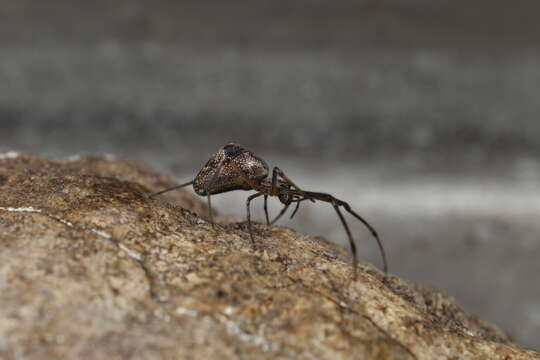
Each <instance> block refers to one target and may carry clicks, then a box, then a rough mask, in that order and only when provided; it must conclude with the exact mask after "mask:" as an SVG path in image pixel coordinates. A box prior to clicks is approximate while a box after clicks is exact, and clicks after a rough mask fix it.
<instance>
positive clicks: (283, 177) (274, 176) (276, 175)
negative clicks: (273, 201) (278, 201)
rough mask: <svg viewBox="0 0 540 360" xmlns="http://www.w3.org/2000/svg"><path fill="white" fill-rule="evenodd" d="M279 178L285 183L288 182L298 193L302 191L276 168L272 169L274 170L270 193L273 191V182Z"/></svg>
mask: <svg viewBox="0 0 540 360" xmlns="http://www.w3.org/2000/svg"><path fill="white" fill-rule="evenodd" d="M278 176H280V177H281V178H282V179H283V180H285V181H286V182H288V183H289V184H290V185H291V186H292V187H295V188H296V190H298V191H304V190H302V189H300V188H299V187H298V185H296V184H295V183H294V182H293V181H292V180H291V179H289V178H288V177H287V175H285V173H284V172H283V170H281V169H280V168H278V167H277V166H275V167H274V169H273V170H272V191H273V190H274V189H275V182H276V181H277V180H276V179H277V177H278Z"/></svg>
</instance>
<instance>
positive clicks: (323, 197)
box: [305, 191, 388, 273]
mask: <svg viewBox="0 0 540 360" xmlns="http://www.w3.org/2000/svg"><path fill="white" fill-rule="evenodd" d="M305 196H306V198H313V199H316V200H319V201H325V202H328V203H331V204H332V206H334V208H335V207H336V206H338V207H339V206H342V207H343V208H344V209H345V210H346V211H347V212H348V213H349V214H351V215H352V216H354V217H355V218H356V219H358V220H360V222H361V223H362V224H364V226H365V227H366V228H367V229H368V230H369V231H370V232H371V235H372V236H373V237H374V238H375V241H377V246H378V247H379V252H380V254H381V258H382V262H383V269H384V272H385V273H388V262H387V260H386V252H385V251H384V247H383V244H382V242H381V239H380V238H379V234H378V233H377V231H376V230H375V229H374V228H373V226H371V224H370V223H368V222H367V220H366V219H364V218H363V217H362V216H360V215H358V214H357V213H356V212H355V211H354V210H353V209H351V206H350V205H349V204H348V203H346V202H345V201H343V200H340V199H338V198H335V197H334V196H332V195H330V194H326V193H319V192H312V191H306V192H305ZM338 215H339V213H338ZM342 222H343V221H342ZM346 228H347V227H346ZM351 239H352V237H349V241H351ZM351 248H352V242H351Z"/></svg>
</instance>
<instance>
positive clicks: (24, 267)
mask: <svg viewBox="0 0 540 360" xmlns="http://www.w3.org/2000/svg"><path fill="white" fill-rule="evenodd" d="M171 185H172V182H171V181H170V179H169V178H168V177H166V176H164V175H162V174H158V173H155V172H153V171H151V170H149V169H148V168H146V167H144V166H141V165H139V164H136V163H133V162H129V161H123V160H111V159H103V158H96V157H88V158H81V159H76V160H74V159H71V160H70V161H48V160H43V159H39V158H36V157H31V156H23V155H21V156H18V157H15V156H10V157H4V158H2V159H0V358H1V359H19V358H21V359H540V355H539V354H538V353H536V352H533V351H527V350H524V349H523V348H521V347H519V346H518V345H517V344H515V343H514V342H513V341H512V340H511V339H509V338H508V336H507V335H505V334H504V333H503V332H502V331H500V330H499V329H497V328H495V327H494V326H492V325H490V324H487V323H486V322H484V321H481V320H479V319H477V318H475V317H474V316H471V315H468V314H466V313H464V312H463V311H462V310H461V309H460V308H459V307H458V306H457V305H456V304H455V302H454V301H453V300H452V299H451V298H448V297H446V296H445V295H443V294H441V293H439V292H437V291H434V290H430V289H427V288H424V287H421V286H415V285H411V284H408V283H406V282H404V281H402V280H400V279H398V278H396V277H393V276H385V275H384V274H383V273H381V272H380V271H379V270H377V269H376V268H374V267H373V266H371V265H369V264H364V263H360V266H359V274H358V280H357V281H356V282H354V283H351V282H350V278H351V271H352V269H351V261H350V258H349V255H348V253H347V252H346V251H345V250H343V249H341V248H339V247H337V246H335V245H332V244H330V243H328V242H325V241H324V240H322V239H320V238H314V237H311V236H308V235H304V234H300V233H297V232H295V231H293V230H290V229H286V228H281V227H276V226H272V227H267V226H264V225H261V224H257V225H256V227H255V228H256V234H257V237H256V241H257V244H258V247H257V248H255V249H254V248H253V247H252V245H251V242H250V240H249V235H248V233H247V232H246V230H247V229H246V226H245V224H242V223H232V224H224V225H218V226H216V227H215V228H214V227H212V226H211V225H210V224H209V223H207V222H206V221H204V220H203V219H201V218H200V217H198V216H197V215H196V214H195V213H193V212H192V211H190V210H186V209H184V208H183V207H182V206H184V207H187V208H189V209H191V210H193V211H195V212H198V213H204V214H205V213H206V210H207V209H206V208H205V206H204V203H203V202H201V201H200V200H199V199H197V198H195V197H193V196H192V195H189V190H188V191H179V192H178V193H171V194H168V195H167V197H161V198H159V199H157V200H152V199H149V198H148V197H147V196H146V194H148V193H149V192H151V191H155V190H158V189H161V188H164V187H167V186H171ZM389 251H391V249H389Z"/></svg>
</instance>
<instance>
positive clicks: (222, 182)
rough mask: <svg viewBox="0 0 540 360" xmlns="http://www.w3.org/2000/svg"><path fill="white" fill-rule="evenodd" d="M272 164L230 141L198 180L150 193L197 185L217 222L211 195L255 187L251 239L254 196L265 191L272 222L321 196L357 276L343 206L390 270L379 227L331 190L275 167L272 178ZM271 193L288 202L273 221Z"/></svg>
mask: <svg viewBox="0 0 540 360" xmlns="http://www.w3.org/2000/svg"><path fill="white" fill-rule="evenodd" d="M268 174H269V171H268V165H267V164H266V162H265V161H264V160H262V159H261V158H259V157H257V156H255V155H254V154H253V153H252V152H251V151H249V150H247V149H245V148H244V147H242V146H241V145H238V144H234V143H230V144H227V145H225V146H224V147H223V148H221V149H219V151H218V152H216V153H215V154H214V155H213V156H212V157H211V158H210V160H208V162H207V163H206V165H204V167H203V168H202V169H201V171H199V173H198V174H197V176H196V177H195V179H194V180H192V181H190V182H187V183H185V184H182V185H178V186H174V187H171V188H168V189H165V190H162V191H159V192H157V193H154V194H152V195H150V197H153V196H156V195H160V194H163V193H165V192H168V191H171V190H176V189H180V188H182V187H185V186H188V185H193V189H194V190H195V192H196V193H197V194H198V195H200V196H206V197H207V198H208V209H209V215H210V222H211V223H212V225H214V220H213V215H212V206H211V202H210V195H215V194H220V193H224V192H227V191H233V190H255V191H256V193H255V194H253V195H250V196H249V197H248V198H247V201H246V208H247V223H248V229H249V236H250V238H251V241H252V242H253V243H255V240H254V237H253V229H252V227H251V212H250V203H251V201H252V200H253V199H255V198H257V197H259V196H261V195H263V196H264V212H265V216H266V223H267V224H268V225H272V224H274V223H275V222H276V221H277V220H278V219H279V218H280V217H281V216H282V215H283V214H285V212H286V211H287V209H288V208H289V206H290V205H291V204H293V203H296V207H295V209H294V211H293V213H292V215H291V219H292V218H293V217H294V215H295V214H296V212H297V211H298V208H299V206H300V203H301V202H302V201H305V200H309V201H311V202H315V201H317V200H319V201H324V202H327V203H329V204H331V205H332V206H333V207H334V209H335V210H336V213H337V215H338V217H339V219H340V220H341V223H342V224H343V227H344V228H345V231H346V232H347V236H348V238H349V243H350V246H351V251H352V253H353V267H354V274H355V276H356V268H357V266H358V260H357V259H356V244H355V243H354V241H353V237H352V234H351V231H350V229H349V226H348V224H347V222H346V221H345V218H344V217H343V214H342V212H341V210H340V207H343V208H344V209H345V210H346V211H347V212H348V213H349V214H351V215H352V216H354V217H355V218H357V219H358V220H360V221H361V222H362V223H363V224H364V225H365V226H366V227H367V228H368V229H369V231H370V232H371V234H372V235H373V237H374V238H375V240H376V241H377V245H378V247H379V251H380V253H381V257H382V261H383V268H384V272H388V265H387V262H386V254H385V252H384V248H383V246H382V242H381V240H380V238H379V235H378V234H377V232H376V231H375V229H374V228H373V227H372V226H371V225H370V224H369V223H368V222H367V221H366V220H364V218H362V217H361V216H360V215H358V214H357V213H356V212H354V210H352V209H351V207H350V206H349V204H347V203H346V202H345V201H342V200H340V199H337V198H335V197H334V196H332V195H330V194H325V193H321V192H312V191H305V190H302V189H300V188H299V187H298V186H297V185H296V184H295V183H294V182H292V180H291V179H289V178H288V177H287V176H286V175H285V174H284V173H283V171H282V170H281V169H280V168H278V167H274V169H273V170H272V178H271V179H269V178H268ZM269 196H277V197H278V199H279V201H280V202H281V203H282V204H284V205H285V206H284V207H283V209H282V210H281V211H280V213H279V214H278V215H277V216H276V218H275V219H274V220H272V221H270V220H269V218H268V207H267V200H268V197H269Z"/></svg>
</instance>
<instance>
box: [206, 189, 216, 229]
mask: <svg viewBox="0 0 540 360" xmlns="http://www.w3.org/2000/svg"><path fill="white" fill-rule="evenodd" d="M206 198H207V199H208V218H209V219H210V223H211V224H212V227H213V228H215V227H216V226H215V225H214V212H213V211H212V202H211V201H210V193H208V195H207V196H206Z"/></svg>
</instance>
